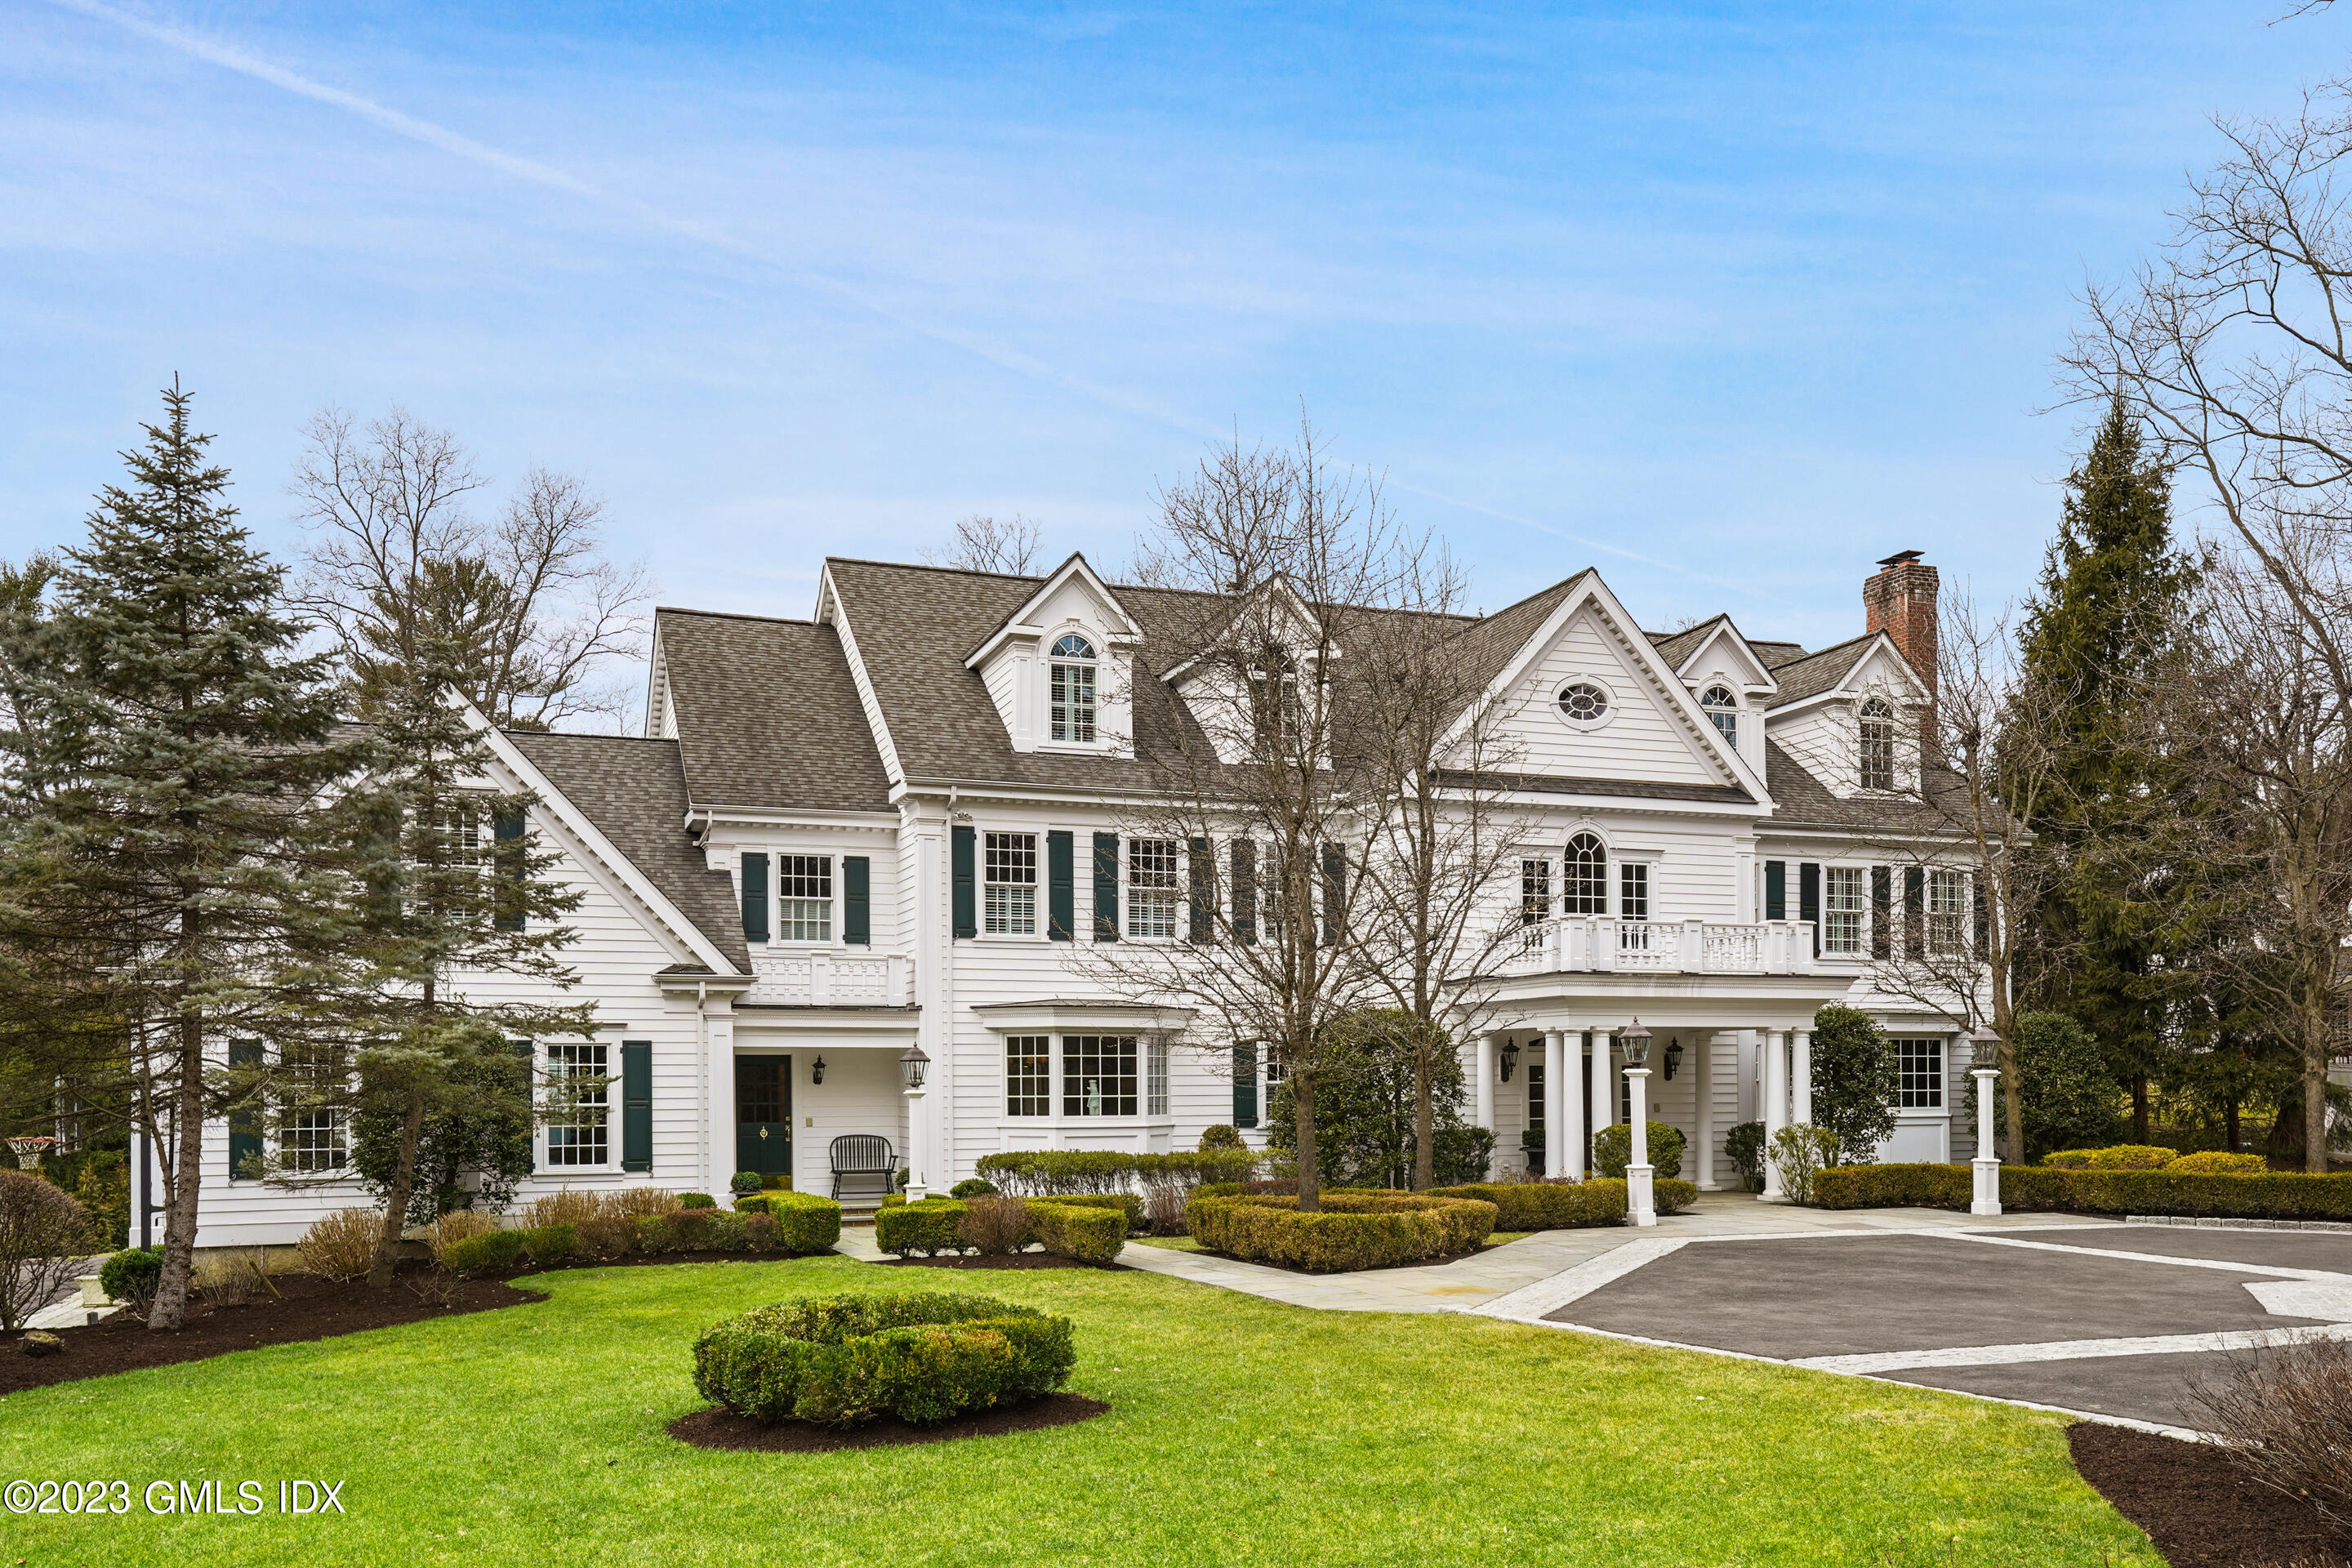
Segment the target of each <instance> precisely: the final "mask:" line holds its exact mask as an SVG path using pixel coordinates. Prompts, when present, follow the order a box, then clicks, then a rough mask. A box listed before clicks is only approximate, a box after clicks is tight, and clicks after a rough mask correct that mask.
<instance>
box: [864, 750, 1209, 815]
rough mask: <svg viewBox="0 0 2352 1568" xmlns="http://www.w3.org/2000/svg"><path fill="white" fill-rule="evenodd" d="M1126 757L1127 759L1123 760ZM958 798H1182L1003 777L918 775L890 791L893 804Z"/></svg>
mask: <svg viewBox="0 0 2352 1568" xmlns="http://www.w3.org/2000/svg"><path fill="white" fill-rule="evenodd" d="M1120 760H1122V761H1123V760H1125V759H1120ZM949 795H953V796H954V797H955V803H956V805H957V806H958V807H959V808H961V806H962V805H965V804H966V803H967V802H970V801H975V800H977V801H990V802H996V803H1001V804H1003V805H1081V804H1083V805H1135V806H1154V805H1166V804H1168V802H1169V801H1171V800H1174V799H1177V798H1179V797H1177V796H1174V795H1145V794H1139V793H1138V792H1136V791H1134V790H1131V789H1096V788H1092V787H1090V786H1088V785H1086V784H1055V785H1053V786H1051V787H1047V786H1045V785H1043V784H1008V783H1006V782H1004V781H1003V780H1001V779H963V778H936V777H929V776H918V777H915V778H910V779H907V780H905V781H903V782H902V783H900V784H898V785H897V786H895V787H894V788H893V789H892V790H891V791H890V804H891V805H898V804H899V803H900V802H902V801H906V800H911V799H916V798H924V799H931V798H940V799H944V798H945V797H947V796H949Z"/></svg>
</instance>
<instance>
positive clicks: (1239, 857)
mask: <svg viewBox="0 0 2352 1568" xmlns="http://www.w3.org/2000/svg"><path fill="white" fill-rule="evenodd" d="M1233 852H1234V941H1235V942H1240V943H1241V944H1242V945H1244V947H1254V946H1255V945H1256V943H1257V840H1255V839H1254V838H1236V839H1234V847H1233Z"/></svg>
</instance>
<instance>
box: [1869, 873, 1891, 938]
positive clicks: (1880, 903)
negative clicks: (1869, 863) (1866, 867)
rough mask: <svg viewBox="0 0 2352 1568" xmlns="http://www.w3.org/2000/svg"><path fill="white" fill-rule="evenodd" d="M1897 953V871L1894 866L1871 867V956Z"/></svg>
mask: <svg viewBox="0 0 2352 1568" xmlns="http://www.w3.org/2000/svg"><path fill="white" fill-rule="evenodd" d="M1894 955H1895V872H1894V868H1892V867H1887V866H1873V867H1872V868H1870V956H1871V957H1873V958H1892V957H1893V956H1894Z"/></svg>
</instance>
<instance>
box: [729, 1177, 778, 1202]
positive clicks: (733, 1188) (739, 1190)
mask: <svg viewBox="0 0 2352 1568" xmlns="http://www.w3.org/2000/svg"><path fill="white" fill-rule="evenodd" d="M767 1184H768V1178H767V1177H765V1176H763V1175H761V1174H760V1173H759V1172H757V1171H738V1172H736V1173H734V1174H733V1175H732V1176H730V1177H729V1178H728V1180H727V1190H728V1191H729V1192H730V1193H733V1194H735V1195H736V1196H737V1197H741V1196H742V1195H743V1194H745V1193H756V1192H758V1191H760V1190H761V1188H763V1187H765V1186H766V1185H767Z"/></svg>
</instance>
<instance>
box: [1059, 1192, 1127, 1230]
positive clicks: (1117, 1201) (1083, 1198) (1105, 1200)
mask: <svg viewBox="0 0 2352 1568" xmlns="http://www.w3.org/2000/svg"><path fill="white" fill-rule="evenodd" d="M1031 1201H1032V1202H1036V1203H1051V1204H1066V1205H1069V1206H1070V1207H1072V1208H1082V1209H1117V1210H1118V1212H1119V1213H1121V1214H1123V1215H1126V1216H1127V1232H1126V1234H1127V1235H1129V1236H1141V1235H1142V1234H1143V1232H1144V1230H1145V1228H1146V1227H1145V1225H1144V1218H1143V1215H1144V1209H1143V1199H1142V1198H1141V1197H1139V1195H1137V1194H1134V1193H1057V1194H1054V1195H1053V1196H1051V1197H1046V1198H1038V1199H1033V1200H1031Z"/></svg>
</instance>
